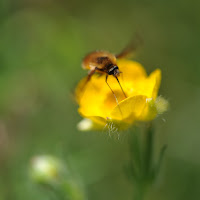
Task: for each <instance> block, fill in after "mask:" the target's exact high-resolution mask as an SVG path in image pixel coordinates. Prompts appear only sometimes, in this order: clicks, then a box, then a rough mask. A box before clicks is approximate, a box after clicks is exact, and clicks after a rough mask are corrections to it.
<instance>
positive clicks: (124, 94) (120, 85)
mask: <svg viewBox="0 0 200 200" xmlns="http://www.w3.org/2000/svg"><path fill="white" fill-rule="evenodd" d="M115 78H116V79H117V82H118V83H119V85H120V88H121V90H122V92H123V94H124V96H125V98H127V96H126V94H125V92H124V90H123V88H122V86H121V84H120V82H119V79H118V78H117V76H115Z"/></svg>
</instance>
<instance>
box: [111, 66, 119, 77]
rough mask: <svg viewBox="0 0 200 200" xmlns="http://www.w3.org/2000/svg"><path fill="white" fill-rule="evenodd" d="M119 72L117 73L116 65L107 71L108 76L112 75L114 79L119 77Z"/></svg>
mask: <svg viewBox="0 0 200 200" xmlns="http://www.w3.org/2000/svg"><path fill="white" fill-rule="evenodd" d="M120 73H121V72H120V71H119V68H118V66H117V65H113V67H112V68H110V69H109V71H108V74H109V75H113V76H115V77H117V76H119V74H120Z"/></svg>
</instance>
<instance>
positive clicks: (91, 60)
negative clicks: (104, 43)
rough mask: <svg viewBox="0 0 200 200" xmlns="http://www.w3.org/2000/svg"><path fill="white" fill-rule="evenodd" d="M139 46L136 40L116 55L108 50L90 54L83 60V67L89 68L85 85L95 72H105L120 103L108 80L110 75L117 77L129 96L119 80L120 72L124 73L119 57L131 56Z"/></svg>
mask: <svg viewBox="0 0 200 200" xmlns="http://www.w3.org/2000/svg"><path fill="white" fill-rule="evenodd" d="M137 39H138V38H137ZM139 42H140V41H139ZM137 47H138V41H137V43H136V42H135V41H134V42H132V43H130V45H128V46H127V47H126V48H125V49H124V50H123V51H122V52H121V53H120V54H117V55H114V54H112V53H109V52H106V51H95V52H92V53H90V54H88V55H87V56H86V57H85V58H84V59H83V62H82V67H83V69H86V70H89V73H88V76H87V80H86V83H85V85H86V84H87V82H88V81H89V80H90V79H91V77H92V75H93V74H94V73H99V74H105V75H106V78H105V81H106V83H107V85H108V87H109V88H110V90H111V91H112V93H113V95H114V97H115V99H116V102H117V104H118V101H117V98H116V96H115V93H114V91H113V90H112V88H111V87H110V85H109V84H108V82H107V80H108V76H109V75H112V76H114V77H115V78H116V80H117V82H118V83H119V86H120V88H121V90H122V92H123V94H124V96H125V98H127V96H126V94H125V92H124V90H123V88H122V86H121V84H120V82H119V79H118V77H119V75H120V73H122V72H121V71H120V69H119V67H118V66H117V59H120V58H125V57H127V56H129V55H130V53H131V52H133V51H134V50H135V49H136V48H137Z"/></svg>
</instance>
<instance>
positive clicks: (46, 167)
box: [30, 155, 63, 184]
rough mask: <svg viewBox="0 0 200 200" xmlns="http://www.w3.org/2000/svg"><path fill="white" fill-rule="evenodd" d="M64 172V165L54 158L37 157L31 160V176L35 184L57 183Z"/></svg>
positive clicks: (46, 156)
mask: <svg viewBox="0 0 200 200" xmlns="http://www.w3.org/2000/svg"><path fill="white" fill-rule="evenodd" d="M62 172H63V166H62V163H61V162H60V161H59V160H58V159H57V158H55V157H53V156H49V155H41V156H35V157H33V158H32V160H31V168H30V175H31V178H32V179H33V180H34V181H35V182H38V183H44V184H49V183H52V182H55V181H57V179H58V177H59V176H60V175H61V174H62Z"/></svg>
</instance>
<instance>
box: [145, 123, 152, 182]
mask: <svg viewBox="0 0 200 200" xmlns="http://www.w3.org/2000/svg"><path fill="white" fill-rule="evenodd" d="M153 144H154V130H153V127H152V124H149V125H148V127H147V130H146V132H145V152H144V176H145V179H149V178H150V173H151V170H152V159H153Z"/></svg>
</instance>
